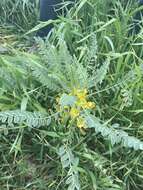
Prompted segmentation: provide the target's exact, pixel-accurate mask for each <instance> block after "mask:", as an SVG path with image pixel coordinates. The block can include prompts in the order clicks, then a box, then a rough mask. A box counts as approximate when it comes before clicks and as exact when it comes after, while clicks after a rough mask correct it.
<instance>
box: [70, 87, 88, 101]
mask: <svg viewBox="0 0 143 190" xmlns="http://www.w3.org/2000/svg"><path fill="white" fill-rule="evenodd" d="M73 95H74V96H77V97H78V98H79V99H80V100H84V99H86V97H87V89H83V90H80V89H74V90H73Z"/></svg>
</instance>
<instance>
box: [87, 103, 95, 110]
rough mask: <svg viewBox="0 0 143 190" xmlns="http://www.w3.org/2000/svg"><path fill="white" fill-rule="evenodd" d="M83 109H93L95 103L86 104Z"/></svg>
mask: <svg viewBox="0 0 143 190" xmlns="http://www.w3.org/2000/svg"><path fill="white" fill-rule="evenodd" d="M85 108H86V109H93V108H95V103H94V102H87V103H86V104H85Z"/></svg>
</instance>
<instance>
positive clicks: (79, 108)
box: [58, 89, 95, 130]
mask: <svg viewBox="0 0 143 190" xmlns="http://www.w3.org/2000/svg"><path fill="white" fill-rule="evenodd" d="M68 95H69V96H72V97H75V102H74V104H73V105H72V106H67V105H66V106H64V109H63V110H62V111H63V112H64V115H65V114H66V115H67V114H68V116H69V117H70V118H71V121H75V122H76V126H77V127H78V128H79V129H81V130H82V129H85V128H86V122H85V120H84V118H83V117H82V114H81V113H82V112H83V111H84V110H87V109H89V110H91V109H93V108H95V103H94V102H90V101H88V100H87V98H88V91H87V90H86V89H83V90H81V89H73V91H72V92H71V93H70V94H68ZM58 102H59V101H58Z"/></svg>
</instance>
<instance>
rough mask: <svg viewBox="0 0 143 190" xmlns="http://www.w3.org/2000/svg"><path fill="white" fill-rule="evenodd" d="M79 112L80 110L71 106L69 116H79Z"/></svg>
mask: <svg viewBox="0 0 143 190" xmlns="http://www.w3.org/2000/svg"><path fill="white" fill-rule="evenodd" d="M79 113H80V111H79V110H78V109H77V108H74V107H72V108H71V110H70V116H71V118H73V119H74V118H75V117H77V116H79Z"/></svg>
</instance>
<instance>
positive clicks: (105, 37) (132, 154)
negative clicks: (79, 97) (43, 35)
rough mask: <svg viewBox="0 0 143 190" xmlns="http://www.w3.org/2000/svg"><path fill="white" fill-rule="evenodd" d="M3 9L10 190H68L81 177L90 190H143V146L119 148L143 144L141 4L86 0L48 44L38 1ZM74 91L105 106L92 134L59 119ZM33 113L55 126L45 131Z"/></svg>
mask: <svg viewBox="0 0 143 190" xmlns="http://www.w3.org/2000/svg"><path fill="white" fill-rule="evenodd" d="M15 2H17V3H15ZM0 4H2V6H0V23H1V26H0V44H1V45H0V47H2V48H4V51H3V49H2V50H1V49H0V68H1V70H0V160H1V164H0V187H1V189H2V190H11V189H13V190H47V189H48V190H58V189H62V190H66V189H68V185H67V184H66V181H67V179H68V178H69V177H71V176H72V177H71V178H70V179H72V180H75V178H76V177H77V178H79V182H80V186H81V187H80V188H78V187H77V189H81V190H84V189H86V190H87V189H88V190H142V178H143V153H142V150H140V149H142V148H141V147H139V146H142V144H141V145H140V143H135V141H134V140H133V139H130V141H127V142H125V140H123V138H122V142H120V143H116V144H114V140H115V141H117V139H116V138H117V136H114V135H115V132H116V131H124V132H126V133H128V135H129V136H134V137H136V138H137V139H139V140H140V141H143V61H142V57H143V50H142V41H143V40H142V39H143V36H142V32H140V33H139V34H134V35H129V30H130V27H131V22H132V19H133V18H132V16H133V13H134V12H135V11H136V10H137V9H136V5H135V4H133V2H132V1H128V3H125V2H124V1H119V0H118V1H106V0H100V1H99V0H97V1H94V0H80V1H78V3H77V4H76V5H75V7H73V8H72V9H71V10H70V11H69V12H68V14H67V16H66V17H65V18H64V17H63V16H61V17H59V18H58V20H57V21H56V22H54V25H55V27H54V29H53V32H52V35H51V36H50V37H47V39H46V40H45V41H43V40H42V39H38V38H36V39H35V38H33V36H34V35H35V31H36V30H37V28H40V27H41V23H40V24H39V23H38V21H37V20H38V2H36V3H33V2H32V1H30V3H29V1H24V0H23V1H14V0H13V1H8V0H7V1H3V0H2V1H1V2H0ZM11 7H13V8H12V11H11ZM35 22H36V23H37V24H39V25H37V26H36V28H33V27H35ZM28 23H29V24H28ZM33 31H34V32H33ZM26 33H27V34H26ZM92 81H93V83H92ZM73 87H76V88H77V87H80V88H88V92H89V100H90V101H93V102H95V103H96V109H94V110H92V111H91V114H92V115H94V116H95V118H96V119H95V123H96V125H97V126H98V127H97V126H93V125H92V122H91V123H90V124H89V123H88V126H89V128H88V129H87V130H86V134H82V133H81V131H80V130H79V129H78V128H77V127H76V125H75V123H73V124H70V123H68V122H69V118H66V116H65V117H64V121H63V122H61V121H60V116H59V115H58V113H56V112H57V111H56V106H57V102H56V98H57V96H60V97H62V99H61V101H62V104H64V105H66V103H65V102H68V103H69V102H71V98H72V97H70V96H68V97H67V99H66V98H65V97H64V96H63V94H64V93H67V94H68V93H69V92H70V91H71V89H72V88H73ZM9 110H11V111H12V110H13V111H15V110H20V111H19V112H5V111H9ZM27 111H28V114H29V115H30V113H31V115H30V118H29V117H28V115H26V114H27ZM34 112H36V113H37V112H40V113H41V114H42V115H40V116H39V117H38V119H39V118H42V120H44V121H45V119H46V118H48V119H49V118H50V120H51V121H50V122H51V123H50V124H49V125H48V124H44V125H42V126H41V127H39V126H40V122H39V123H38V124H37V123H36V120H37V119H36V118H37V115H34V114H33V113H34ZM8 113H9V114H8ZM13 113H14V114H15V115H12V114H13ZM20 113H22V114H23V118H24V117H25V118H26V119H25V120H22V116H19V114H20ZM2 114H3V116H2ZM82 114H85V115H84V116H85V117H86V116H87V115H88V114H89V113H86V112H85V113H82ZM86 114H87V115H86ZM45 117H46V118H45ZM2 118H3V121H2V120H1V119H2ZM16 118H17V119H18V120H17V122H14V120H15V119H16ZM31 118H33V120H30V119H31ZM97 118H98V120H99V121H100V123H99V121H97ZM38 121H39V120H38ZM46 121H47V120H46ZM48 121H49V120H48ZM107 126H108V128H107V129H108V130H110V129H113V133H111V134H109V135H105V131H102V130H103V128H104V127H105V128H106V127H107ZM109 128H110V129H109ZM97 131H98V132H99V131H100V132H101V133H97ZM112 137H114V138H112ZM135 144H136V145H135ZM123 145H126V146H125V147H124V146H123ZM130 147H134V148H136V147H137V149H138V150H134V149H133V148H130ZM62 148H63V149H62ZM59 149H60V150H61V152H60V153H59ZM63 159H64V160H65V162H63ZM78 160H79V161H78ZM64 164H65V165H64ZM69 171H71V173H69ZM74 177H75V178H74ZM77 178H76V180H77V181H76V180H75V181H74V184H77V185H78V183H79V182H78V179H77ZM70 190H74V186H73V188H72V187H71V189H70ZM75 190H76V188H75Z"/></svg>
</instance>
